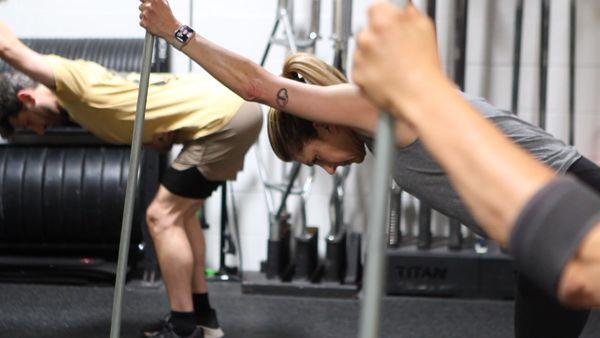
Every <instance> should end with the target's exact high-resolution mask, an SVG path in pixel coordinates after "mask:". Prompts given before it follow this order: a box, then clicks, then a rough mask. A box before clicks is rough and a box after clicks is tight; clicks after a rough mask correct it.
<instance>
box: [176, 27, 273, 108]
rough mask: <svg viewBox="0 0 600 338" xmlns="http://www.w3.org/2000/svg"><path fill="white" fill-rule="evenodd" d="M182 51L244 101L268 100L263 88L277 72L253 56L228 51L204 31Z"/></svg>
mask: <svg viewBox="0 0 600 338" xmlns="http://www.w3.org/2000/svg"><path fill="white" fill-rule="evenodd" d="M182 52H184V53H185V54H186V55H187V56H189V57H190V58H191V59H192V60H194V61H195V62H196V63H197V64H198V65H200V66H201V67H202V68H204V69H205V70H206V71H207V72H208V73H209V74H211V75H212V76H213V77H214V78H215V79H217V80H218V81H219V82H221V83H222V84H223V85H225V86H227V87H228V88H229V89H231V90H232V91H233V92H234V93H236V94H238V95H239V96H240V97H242V98H243V99H244V100H247V101H256V102H260V103H265V100H266V99H267V95H266V93H264V91H261V90H260V89H261V88H264V86H265V85H266V84H268V83H269V81H272V79H270V77H272V76H273V75H272V74H270V73H269V72H267V71H266V70H264V69H263V68H262V67H260V66H259V65H258V64H256V63H254V62H252V61H251V60H250V59H248V58H246V57H243V56H241V55H239V54H237V53H234V52H232V51H230V50H227V49H225V48H223V47H221V46H219V45H217V44H215V43H213V42H211V41H209V40H208V39H206V38H204V37H202V36H201V35H200V34H195V35H194V39H193V40H192V41H190V42H189V43H188V44H187V45H186V46H185V47H184V48H183V49H182Z"/></svg>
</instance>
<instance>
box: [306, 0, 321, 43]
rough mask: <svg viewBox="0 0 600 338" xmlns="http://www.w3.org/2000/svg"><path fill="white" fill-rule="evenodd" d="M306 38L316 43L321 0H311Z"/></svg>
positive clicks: (319, 24)
mask: <svg viewBox="0 0 600 338" xmlns="http://www.w3.org/2000/svg"><path fill="white" fill-rule="evenodd" d="M309 30H310V33H309V34H308V38H309V39H310V40H313V41H316V40H317V39H318V38H319V33H320V30H321V0H312V6H311V15H310V29H309Z"/></svg>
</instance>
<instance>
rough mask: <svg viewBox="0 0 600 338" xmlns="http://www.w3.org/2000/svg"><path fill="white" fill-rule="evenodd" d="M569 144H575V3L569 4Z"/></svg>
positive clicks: (574, 0)
mask: <svg viewBox="0 0 600 338" xmlns="http://www.w3.org/2000/svg"><path fill="white" fill-rule="evenodd" d="M569 18H570V19H569V144H570V145H574V144H575V55H576V53H577V1H576V0H570V3H569Z"/></svg>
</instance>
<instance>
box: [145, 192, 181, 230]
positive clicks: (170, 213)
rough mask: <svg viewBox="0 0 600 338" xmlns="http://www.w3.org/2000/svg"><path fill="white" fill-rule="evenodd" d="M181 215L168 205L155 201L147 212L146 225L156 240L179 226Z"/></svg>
mask: <svg viewBox="0 0 600 338" xmlns="http://www.w3.org/2000/svg"><path fill="white" fill-rule="evenodd" d="M178 218H181V214H180V213H179V212H177V211H174V210H172V208H170V207H169V206H168V205H165V204H164V203H159V202H156V201H153V202H152V203H151V204H150V206H148V209H147V210H146V225H147V227H148V231H149V232H150V235H151V236H152V237H153V238H154V237H156V236H158V235H160V234H161V233H163V232H164V231H166V230H168V229H169V228H170V227H173V226H175V225H176V224H177V219H178Z"/></svg>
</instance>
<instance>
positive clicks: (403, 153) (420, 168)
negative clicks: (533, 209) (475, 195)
mask: <svg viewBox="0 0 600 338" xmlns="http://www.w3.org/2000/svg"><path fill="white" fill-rule="evenodd" d="M464 96H465V98H466V99H467V101H468V102H469V103H470V104H471V105H472V106H473V107H474V108H475V109H476V110H477V111H478V112H480V113H481V114H482V115H483V116H485V117H486V118H487V119H489V120H490V121H491V122H493V123H494V124H495V125H496V126H497V127H498V128H500V129H501V130H502V131H503V132H504V134H505V135H506V136H508V137H509V138H510V139H511V140H512V141H513V142H515V143H516V144H518V145H519V146H520V147H522V148H523V149H526V150H527V151H528V152H529V153H530V154H532V155H533V156H534V157H535V158H537V159H538V160H540V161H542V162H544V163H546V164H547V165H549V166H550V167H552V168H553V169H554V170H555V171H556V172H557V173H559V174H564V173H565V172H567V170H568V169H569V168H570V167H571V165H573V163H575V162H576V161H577V160H578V159H579V158H580V157H581V155H580V154H579V153H578V152H577V150H575V148H573V147H571V146H568V145H566V144H565V143H564V142H562V141H561V140H559V139H557V138H555V137H553V136H552V135H550V134H549V133H547V132H545V131H544V130H542V129H540V128H538V127H536V126H533V125H531V124H529V123H527V122H525V121H523V120H521V119H519V117H517V116H515V115H513V114H511V113H510V112H507V111H504V110H501V109H498V108H496V107H494V106H492V105H490V104H489V103H487V102H486V101H485V100H483V99H481V98H476V97H472V96H469V95H466V94H465V95H464ZM457 132H460V131H457ZM369 143H370V142H369ZM369 143H368V144H369ZM395 154H396V158H395V167H394V171H393V176H394V180H396V183H398V185H399V186H401V187H402V189H404V190H405V191H406V192H408V193H410V194H413V195H415V196H416V197H418V198H420V199H423V200H425V201H427V202H428V203H429V204H430V205H431V206H432V208H434V209H436V210H438V211H440V212H441V213H443V214H445V215H447V216H451V217H454V218H456V219H458V220H460V221H461V222H462V223H463V224H465V225H467V226H468V227H469V228H471V229H473V230H475V231H476V232H478V233H479V234H483V232H482V231H481V230H480V227H479V226H478V225H477V222H475V219H474V218H473V216H472V215H471V213H470V212H469V211H468V210H467V209H466V207H465V206H464V204H463V202H462V201H461V200H460V197H459V196H458V194H457V193H456V191H455V190H454V189H453V188H452V185H451V183H450V181H449V179H448V176H447V175H446V173H445V172H444V170H443V169H442V168H441V167H440V166H439V164H438V163H437V162H436V161H435V160H434V159H433V158H432V157H431V155H430V154H429V152H428V151H427V150H426V149H425V147H424V145H423V144H422V143H421V141H420V140H419V139H417V140H416V141H415V142H413V143H412V144H410V145H408V146H406V147H404V148H400V149H397V150H396V153H395ZM507 179H510V177H507ZM481 189H486V187H481Z"/></svg>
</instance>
